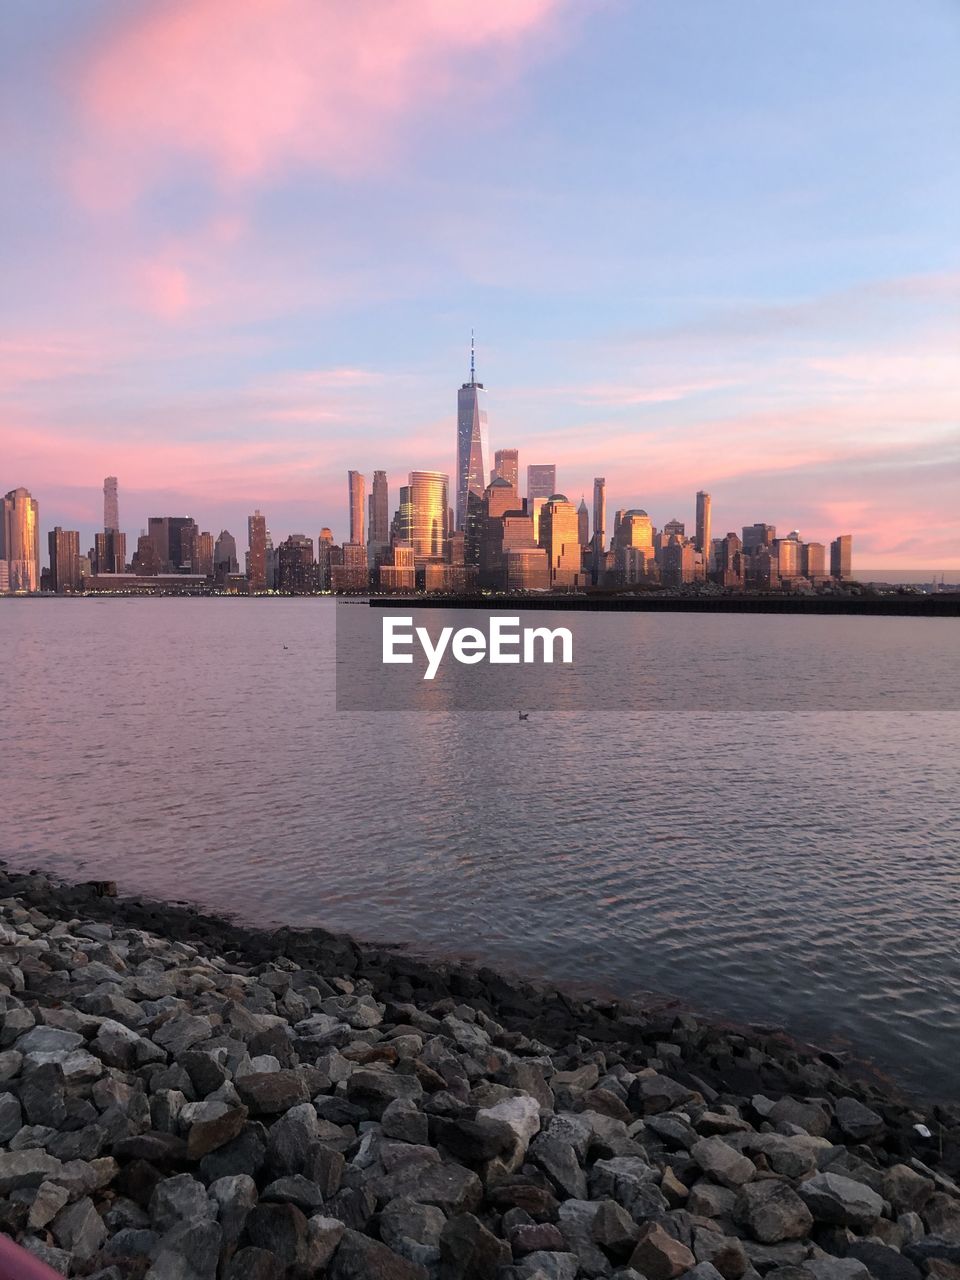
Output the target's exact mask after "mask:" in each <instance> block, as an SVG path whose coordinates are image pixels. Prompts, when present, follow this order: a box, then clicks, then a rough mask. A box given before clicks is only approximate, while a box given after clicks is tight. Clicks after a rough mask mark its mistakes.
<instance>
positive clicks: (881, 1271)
mask: <svg viewBox="0 0 960 1280" xmlns="http://www.w3.org/2000/svg"><path fill="white" fill-rule="evenodd" d="M847 1257H848V1258H857V1259H858V1260H859V1261H860V1262H862V1263H863V1264H864V1266H865V1267H866V1268H867V1270H868V1271H869V1272H870V1274H871V1276H873V1277H874V1278H875V1280H922V1275H923V1273H922V1272H921V1271H920V1269H919V1268H918V1267H916V1266H914V1264H913V1262H912V1260H911V1259H910V1258H909V1257H904V1255H903V1254H902V1253H898V1252H897V1250H896V1249H889V1248H888V1247H887V1246H886V1245H882V1244H874V1243H873V1242H872V1241H869V1240H855V1241H854V1242H853V1243H852V1244H851V1245H850V1246H849V1248H848V1249H847Z"/></svg>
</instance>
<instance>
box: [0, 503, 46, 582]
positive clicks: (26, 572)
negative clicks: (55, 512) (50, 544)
mask: <svg viewBox="0 0 960 1280" xmlns="http://www.w3.org/2000/svg"><path fill="white" fill-rule="evenodd" d="M0 561H2V562H3V563H4V564H5V565H6V570H7V572H6V580H7V586H6V590H7V591H12V592H18V591H39V590H40V509H39V506H38V504H37V500H36V498H33V497H31V496H30V491H29V490H28V489H24V488H22V487H21V488H17V489H11V490H10V492H9V493H7V494H5V495H4V498H3V504H2V507H0Z"/></svg>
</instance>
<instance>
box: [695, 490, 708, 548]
mask: <svg viewBox="0 0 960 1280" xmlns="http://www.w3.org/2000/svg"><path fill="white" fill-rule="evenodd" d="M693 545H694V546H695V547H696V548H697V550H698V551H699V552H700V553H701V554H702V555H703V557H704V559H706V557H707V556H709V554H710V495H709V493H704V492H703V490H702V489H701V490H700V491H699V492H698V493H697V536H696V539H695V541H694V544H693Z"/></svg>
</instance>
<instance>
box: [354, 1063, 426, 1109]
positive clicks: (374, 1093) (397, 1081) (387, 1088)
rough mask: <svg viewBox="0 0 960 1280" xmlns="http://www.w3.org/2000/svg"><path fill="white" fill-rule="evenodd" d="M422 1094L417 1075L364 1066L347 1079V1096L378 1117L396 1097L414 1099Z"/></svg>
mask: <svg viewBox="0 0 960 1280" xmlns="http://www.w3.org/2000/svg"><path fill="white" fill-rule="evenodd" d="M422 1096H423V1086H422V1085H421V1084H420V1081H419V1080H418V1079H417V1077H416V1076H415V1075H414V1076H402V1075H397V1074H396V1073H395V1072H393V1071H374V1070H372V1069H371V1070H368V1069H367V1068H365V1067H362V1068H360V1069H359V1070H357V1071H354V1072H352V1073H351V1075H350V1076H349V1077H348V1079H347V1097H348V1098H349V1100H350V1101H351V1102H355V1103H357V1104H358V1105H360V1106H363V1107H365V1108H366V1109H367V1111H369V1112H370V1114H371V1115H373V1116H376V1117H379V1116H380V1115H382V1114H383V1111H384V1110H385V1108H386V1107H387V1106H388V1105H389V1104H390V1103H391V1102H393V1101H394V1100H395V1099H397V1098H406V1099H407V1100H408V1101H416V1100H417V1099H418V1098H420V1097H422Z"/></svg>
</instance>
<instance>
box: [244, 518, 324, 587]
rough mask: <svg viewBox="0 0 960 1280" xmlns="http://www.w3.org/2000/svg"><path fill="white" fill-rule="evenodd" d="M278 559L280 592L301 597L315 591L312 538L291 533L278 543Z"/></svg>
mask: <svg viewBox="0 0 960 1280" xmlns="http://www.w3.org/2000/svg"><path fill="white" fill-rule="evenodd" d="M221 536H222V535H221ZM278 557H279V562H280V566H279V582H278V587H279V590H280V591H288V592H291V593H292V594H294V595H302V594H304V593H308V592H311V591H313V590H314V589H315V587H316V576H317V575H316V567H315V565H314V561H313V539H312V538H308V537H307V536H306V534H303V533H291V535H290V537H289V538H287V539H286V540H285V541H284V542H281V543H280V546H279V548H278Z"/></svg>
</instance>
